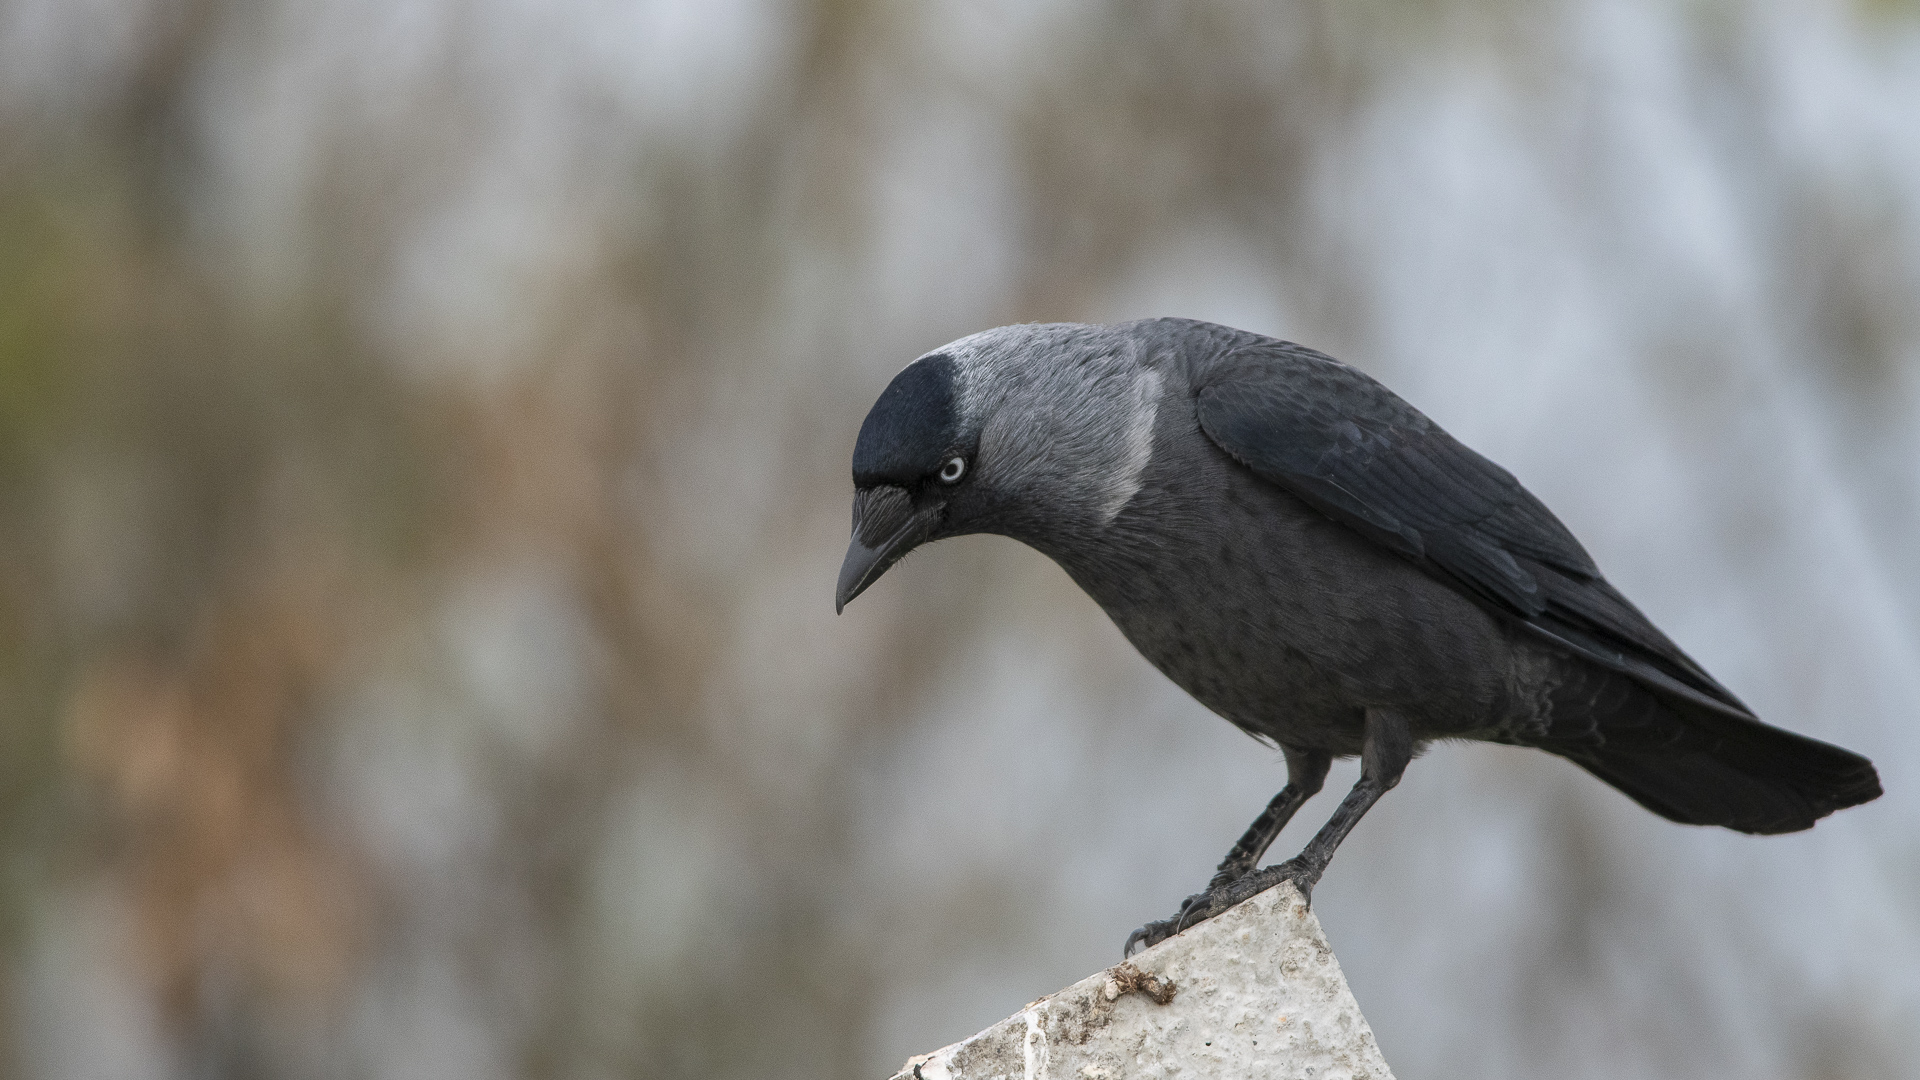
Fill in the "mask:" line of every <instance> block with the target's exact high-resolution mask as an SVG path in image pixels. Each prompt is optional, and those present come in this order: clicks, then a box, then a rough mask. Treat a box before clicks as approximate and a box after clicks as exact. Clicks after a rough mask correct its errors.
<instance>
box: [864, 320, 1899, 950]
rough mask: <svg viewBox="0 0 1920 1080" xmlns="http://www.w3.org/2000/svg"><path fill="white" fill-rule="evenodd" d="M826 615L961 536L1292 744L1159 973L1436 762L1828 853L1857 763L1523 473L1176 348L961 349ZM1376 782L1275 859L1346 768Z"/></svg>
mask: <svg viewBox="0 0 1920 1080" xmlns="http://www.w3.org/2000/svg"><path fill="white" fill-rule="evenodd" d="M853 482H854V498H853V535H852V539H851V540H850V542H849V544H848V547H847V554H846V558H845V560H844V562H843V563H842V565H841V569H840V575H839V580H838V583H837V588H836V592H835V610H836V612H838V611H842V610H844V609H845V607H846V605H847V603H848V602H849V601H851V600H853V599H854V598H855V597H857V596H859V595H860V594H861V593H862V592H863V591H865V590H866V589H867V588H868V587H869V586H871V585H872V584H873V583H874V581H875V580H877V579H878V578H879V577H880V576H881V575H882V574H884V573H885V572H886V571H887V569H888V568H889V567H891V566H892V565H894V564H895V563H896V562H898V561H899V560H900V558H901V557H902V556H904V555H906V554H907V553H908V552H909V551H912V550H914V549H916V548H918V547H921V546H923V545H925V544H928V543H931V542H933V541H936V540H941V539H945V538H948V537H954V536H961V535H966V534H974V533H991V534H998V535H1002V536H1007V537H1011V538H1013V539H1015V540H1018V541H1020V542H1022V543H1024V544H1026V545H1028V546H1029V547H1032V548H1034V549H1035V550H1037V551H1039V552H1040V553H1041V554H1043V555H1046V556H1047V557H1049V558H1051V559H1052V560H1053V561H1054V562H1056V563H1057V564H1059V565H1060V567H1061V568H1063V569H1064V570H1065V571H1066V572H1067V574H1068V576H1069V577H1071V578H1072V579H1073V581H1074V582H1075V583H1076V584H1078V585H1079V586H1080V588H1081V589H1083V590H1084V591H1085V592H1086V593H1087V594H1088V595H1089V596H1090V597H1092V599H1093V600H1094V601H1095V602H1096V603H1097V604H1098V605H1099V606H1100V607H1101V608H1102V609H1103V610H1104V611H1105V612H1106V614H1107V615H1108V616H1109V617H1110V618H1111V619H1112V620H1113V622H1114V624H1115V625H1116V626H1118V628H1119V629H1120V631H1121V633H1122V634H1123V635H1124V636H1125V637H1126V638H1127V640H1128V641H1129V642H1131V643H1132V645H1133V646H1134V647H1135V648H1136V649H1137V650H1138V651H1139V652H1140V653H1141V655H1142V656H1144V657H1145V658H1146V659H1147V660H1148V661H1149V662H1150V663H1152V664H1153V666H1154V667H1156V668H1158V669H1159V670H1160V671H1161V672H1163V673H1164V674H1165V675H1166V676H1167V678H1169V679H1170V680H1172V681H1173V682H1174V683H1175V684H1176V685H1177V686H1179V687H1180V688H1181V689H1183V690H1185V691H1186V692H1187V693H1188V694H1190V695H1191V696H1192V697H1194V698H1195V699H1196V700H1198V701H1199V702H1200V703H1201V704H1202V705H1204V706H1206V707H1207V708H1208V709H1210V710H1211V711H1213V712H1215V713H1217V714H1219V715H1220V716H1222V717H1224V718H1225V719H1226V720H1228V721H1229V722H1231V723H1233V724H1234V725H1236V726H1237V727H1239V728H1240V729H1241V730H1243V731H1245V732H1247V733H1248V734H1251V735H1253V736H1254V737H1255V738H1257V739H1260V740H1262V741H1264V742H1267V743H1269V744H1272V745H1273V746H1277V747H1278V749H1279V751H1280V753H1281V755H1282V756H1283V758H1284V760H1285V763H1286V784H1285V786H1284V787H1282V788H1281V790H1280V792H1279V793H1278V794H1277V795H1275V796H1274V798H1273V800H1272V801H1271V802H1270V803H1268V805H1267V807H1266V809H1265V810H1263V811H1262V812H1261V813H1260V815H1259V816H1258V817H1257V818H1256V819H1255V820H1254V822H1253V823H1252V825H1251V826H1249V827H1248V828H1247V830H1246V832H1245V834H1244V835H1243V836H1242V837H1241V838H1240V840H1239V841H1238V842H1237V843H1236V844H1234V845H1233V847H1232V848H1231V849H1230V850H1229V851H1228V853H1227V855H1226V857H1225V858H1224V859H1223V860H1221V862H1220V864H1219V867H1218V869H1217V870H1216V872H1215V873H1214V875H1213V877H1212V878H1211V879H1210V880H1209V881H1208V883H1207V886H1206V888H1204V889H1203V890H1201V891H1200V892H1198V893H1195V894H1193V895H1192V896H1189V897H1188V898H1187V899H1186V900H1185V902H1183V903H1182V904H1181V907H1180V910H1179V911H1177V912H1176V913H1175V914H1174V915H1172V916H1171V917H1169V918H1167V919H1161V920H1157V921H1153V922H1149V923H1147V924H1146V925H1144V926H1142V927H1141V928H1140V929H1138V930H1136V931H1134V932H1133V934H1131V935H1130V936H1129V937H1128V939H1127V942H1126V945H1125V947H1124V949H1123V955H1132V954H1133V953H1134V952H1135V950H1136V949H1139V948H1144V947H1150V946H1152V945H1154V944H1157V943H1158V942H1160V941H1162V940H1165V939H1166V938H1168V937H1170V936H1172V935H1173V934H1175V933H1178V932H1180V931H1181V930H1183V929H1185V928H1187V927H1189V926H1192V925H1195V924H1197V923H1199V922H1201V921H1203V920H1205V919H1208V918H1212V917H1214V916H1216V915H1218V914H1219V913H1220V912H1222V911H1225V910H1227V909H1229V908H1231V907H1233V906H1234V905H1235V904H1238V903H1240V902H1242V901H1244V900H1246V899H1248V898H1249V897H1251V896H1253V895H1255V894H1257V893H1259V892H1262V891H1264V890H1266V889H1268V888H1271V887H1274V886H1277V885H1278V884H1279V883H1280V882H1282V881H1290V882H1292V883H1293V885H1294V886H1295V887H1296V888H1297V889H1298V890H1299V891H1300V894H1301V896H1302V897H1303V898H1305V899H1306V900H1307V902H1309V903H1311V898H1312V891H1313V887H1314V885H1315V884H1316V883H1317V882H1318V881H1319V880H1320V878H1321V875H1322V874H1323V873H1324V872H1325V870H1326V868H1327V864H1328V862H1329V861H1330V860H1331V859H1332V857H1333V854H1334V851H1335V849H1336V848H1338V847H1339V846H1340V843H1341V841H1342V840H1344V839H1345V838H1346V836H1347V834H1348V833H1349V832H1350V831H1351V830H1352V829H1353V827H1354V826H1355V824H1356V823H1358V822H1359V820H1360V818H1361V817H1362V816H1363V815H1364V814H1366V812H1367V811H1368V809H1370V808H1371V807H1372V806H1373V805H1374V804H1375V803H1376V802H1377V801H1378V800H1379V799H1380V798H1381V797H1382V796H1383V795H1384V794H1386V792H1387V791H1389V790H1390V789H1392V788H1393V787H1394V786H1395V785H1396V784H1397V783H1399V781H1400V778H1401V775H1402V774H1403V772H1404V771H1405V769H1406V768H1407V765H1408V763H1409V762H1410V761H1411V760H1412V759H1413V758H1414V757H1415V756H1417V755H1418V754H1419V753H1420V752H1421V751H1422V750H1423V749H1424V748H1426V747H1427V746H1428V745H1429V744H1431V743H1433V742H1434V741H1436V740H1477V741H1484V742H1492V743H1501V744H1506V745H1512V746H1528V747H1535V748H1537V749H1540V750H1544V751H1546V752H1548V753H1550V754H1554V755H1557V756H1559V757H1562V758H1565V759H1566V760H1568V761H1571V762H1572V763H1573V764H1575V765H1577V766H1579V767H1580V768H1582V769H1584V770H1586V771H1587V772H1588V773H1591V774H1592V775H1593V776H1595V777H1598V778H1599V779H1600V780H1602V781H1605V782H1606V783H1607V784H1610V785H1612V786H1613V787H1614V788H1617V789H1618V790H1620V791H1621V792H1623V793H1624V794H1625V795H1626V796H1627V797H1628V798H1630V799H1632V800H1633V801H1635V802H1637V803H1639V804H1640V805H1641V806H1643V807H1645V808H1647V809H1648V810H1651V811H1653V812H1654V813H1656V814H1658V815H1660V816H1661V817H1664V818H1667V819H1669V820H1671V821H1676V822H1681V823H1684V824H1689V825H1717V826H1722V827H1725V828H1728V829H1732V830H1734V831H1736V832H1742V833H1749V834H1761V835H1766V834H1776V833H1789V832H1796V831H1799V830H1803V829H1808V828H1811V827H1812V826H1813V824H1814V822H1815V821H1817V820H1819V819H1820V818H1823V817H1825V816H1827V815H1828V814H1831V813H1833V812H1834V811H1836V810H1840V809H1843V808H1845V807H1850V806H1855V805H1858V804H1860V803H1864V802H1868V801H1870V800H1872V799H1874V798H1877V797H1878V796H1879V795H1880V793H1881V788H1880V781H1879V776H1878V774H1877V773H1876V772H1875V770H1874V767H1873V764H1872V763H1871V762H1870V761H1868V759H1866V758H1865V757H1862V756H1860V755H1858V754H1855V753H1853V752H1851V751H1849V750H1845V749H1842V748H1840V747H1837V746H1833V745H1830V744H1828V743H1824V742H1820V741H1818V740H1815V739H1812V738H1809V737H1807V736H1804V735H1799V734H1795V733H1793V732H1790V731H1786V730H1783V729H1781V728H1777V727H1773V726H1770V725H1768V724H1765V723H1762V722H1761V721H1760V720H1759V719H1758V718H1757V717H1756V716H1755V715H1754V714H1753V711H1752V710H1751V709H1749V708H1748V707H1747V706H1746V705H1744V704H1742V703H1741V701H1740V700H1739V699H1738V698H1736V697H1735V696H1734V695H1733V693H1732V692H1730V691H1729V690H1727V689H1726V688H1725V687H1724V686H1722V685H1720V683H1718V682H1716V681H1715V680H1714V679H1713V677H1712V676H1711V675H1709V674H1707V672H1706V671H1705V670H1704V669H1703V668H1702V667H1701V666H1700V665H1699V664H1698V663H1695V662H1694V660H1693V659H1692V658H1690V657H1689V656H1688V655H1687V654H1686V653H1685V652H1683V651H1682V650H1681V649H1680V647H1679V646H1677V645H1675V644H1674V643H1673V641H1672V640H1670V639H1669V638H1668V637H1667V636H1666V635H1665V634H1663V633H1662V632H1661V631H1660V630H1659V629H1658V628H1656V627H1655V626H1654V625H1653V623H1652V622H1651V621H1650V620H1649V619H1648V618H1647V617H1646V616H1645V615H1643V614H1642V613H1641V612H1640V610H1639V609H1638V608H1636V607H1635V606H1634V605H1633V604H1632V603H1631V602H1629V601H1628V600H1627V598H1626V597H1624V596H1623V595H1621V593H1620V592H1619V591H1618V590H1617V589H1615V588H1614V587H1613V586H1612V585H1611V584H1609V583H1608V582H1607V580H1606V578H1605V577H1604V576H1602V574H1601V572H1600V570H1599V568H1598V567H1597V566H1596V565H1595V564H1594V561H1593V559H1592V557H1591V556H1589V555H1588V553H1587V551H1586V549H1585V548H1583V547H1582V546H1581V545H1580V542H1579V541H1578V540H1576V539H1575V538H1574V536H1573V534H1572V533H1571V532H1570V531H1569V530H1568V529H1567V527H1566V526H1565V525H1563V524H1562V523H1561V522H1560V520H1559V519H1558V518H1556V517H1555V516H1554V515H1553V514H1552V512H1550V511H1549V510H1548V509H1547V507H1546V506H1545V505H1544V504H1543V503H1542V502H1541V501H1540V500H1539V499H1538V498H1535V497H1534V496H1533V494H1531V493H1530V492H1528V491H1527V489H1526V488H1524V487H1522V486H1521V485H1520V483H1519V481H1517V480H1515V479H1514V477H1513V476H1512V474H1510V473H1509V472H1507V471H1506V470H1505V469H1503V468H1501V467H1500V466H1499V465H1496V464H1494V463H1493V462H1492V461H1490V460H1488V459H1487V458H1485V457H1482V456H1481V455H1480V454H1478V453H1476V452H1474V451H1473V450H1471V449H1469V448H1468V447H1467V446H1466V445H1464V444H1463V443H1461V442H1460V441H1459V440H1457V439H1455V438H1454V437H1453V436H1451V435H1449V434H1448V433H1447V432H1446V431H1444V430H1443V429H1441V427H1440V426H1439V425H1437V424H1435V423H1434V422H1433V421H1432V420H1430V419H1428V418H1427V417H1426V416H1425V415H1424V414H1423V413H1421V412H1420V411H1419V410H1418V409H1416V408H1414V407H1413V406H1412V405H1410V404H1408V403H1407V402H1406V401H1404V400H1403V399H1401V398H1400V397H1399V396H1398V395H1396V394H1394V393H1393V392H1392V391H1391V390H1389V389H1387V388H1386V387H1385V386H1384V385H1382V384H1381V383H1379V382H1378V381H1376V380H1374V379H1373V378H1372V377H1370V376H1368V375H1366V374H1365V373H1363V372H1361V371H1360V370H1359V369H1357V368H1354V367H1350V366H1348V365H1346V364H1344V363H1341V362H1340V361H1338V360H1335V359H1333V358H1332V357H1330V356H1328V355H1326V354H1324V353H1321V352H1317V351H1315V350H1314V349H1311V348H1308V347H1305V346H1302V345H1297V344H1294V343H1292V342H1288V341H1282V340H1278V339H1275V338H1271V337H1266V336H1264V335H1260V334H1256V333H1251V332H1247V331H1243V330H1236V329H1233V328H1230V327H1227V326H1222V325H1218V324H1214V323H1207V322H1200V321H1195V320H1190V319H1175V318H1161V319H1146V320H1140V321H1137V322H1127V323H1119V324H1114V325H1097V324H1080V323H1040V324H1021V325H1015V326H1003V327H999V328H996V329H991V330H986V331H982V332H980V333H976V334H973V335H970V336H968V337H963V338H961V339H959V340H958V341H955V342H952V343H951V344H948V345H945V346H942V347H941V348H938V349H935V350H933V351H932V352H929V353H927V354H926V355H924V356H921V357H919V358H917V359H915V360H914V361H913V362H912V363H910V364H908V365H907V366H906V367H905V368H904V369H903V370H901V371H900V372H899V373H898V374H897V375H896V376H894V378H893V380H892V381H891V382H890V383H889V384H888V385H887V387H886V388H885V389H884V390H883V391H882V392H881V393H880V396H879V398H878V400H876V401H875V403H874V405H873V407H872V409H871V411H869V412H868V414H867V416H866V419H865V420H864V421H863V422H862V424H861V426H860V430H859V434H858V436H857V438H856V439H855V442H854V450H853ZM1356 755H1357V756H1358V757H1359V758H1360V777H1359V779H1358V781H1356V782H1355V783H1354V785H1353V787H1352V789H1351V790H1350V791H1349V792H1348V793H1347V795H1346V796H1345V798H1344V799H1343V800H1342V801H1341V802H1340V804H1339V806H1338V807H1337V808H1336V809H1335V810H1334V812H1333V814H1332V816H1331V817H1330V818H1329V819H1328V820H1327V822H1326V824H1325V825H1324V826H1323V827H1322V828H1321V829H1320V830H1319V832H1318V833H1316V834H1315V835H1314V837H1313V838H1312V839H1311V840H1310V841H1308V843H1307V845H1306V846H1305V848H1303V849H1302V850H1301V852H1300V853H1299V854H1298V855H1296V856H1294V857H1293V858H1291V859H1288V860H1286V861H1284V862H1281V863H1278V864H1275V865H1272V866H1268V867H1264V868H1260V867H1259V866H1258V864H1259V862H1260V860H1261V858H1262V857H1263V856H1264V855H1265V854H1266V851H1267V849H1268V847H1269V846H1271V844H1272V843H1273V841H1274V839H1275V837H1276V836H1278V834H1279V833H1280V830H1281V829H1282V828H1283V827H1285V826H1286V824H1287V822H1288V821H1289V820H1290V819H1291V818H1292V817H1293V816H1294V814H1295V812H1296V811H1298V810H1299V809H1300V807H1301V805H1302V804H1303V803H1305V802H1306V801H1307V800H1308V799H1309V798H1311V797H1312V796H1313V795H1314V794H1316V793H1318V792H1319V791H1320V789H1321V787H1322V785H1323V783H1324V781H1325V779H1326V776H1327V771H1328V768H1329V765H1330V763H1331V762H1332V760H1333V759H1335V758H1349V757H1353V756H1356Z"/></svg>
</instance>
